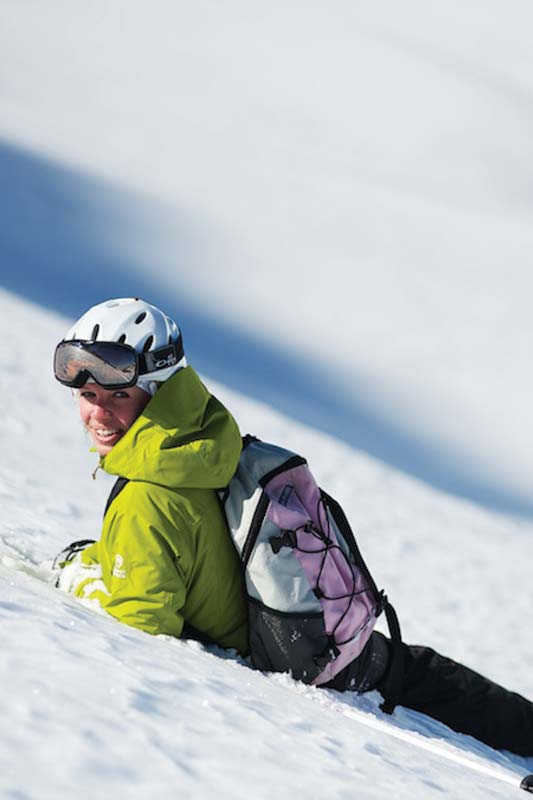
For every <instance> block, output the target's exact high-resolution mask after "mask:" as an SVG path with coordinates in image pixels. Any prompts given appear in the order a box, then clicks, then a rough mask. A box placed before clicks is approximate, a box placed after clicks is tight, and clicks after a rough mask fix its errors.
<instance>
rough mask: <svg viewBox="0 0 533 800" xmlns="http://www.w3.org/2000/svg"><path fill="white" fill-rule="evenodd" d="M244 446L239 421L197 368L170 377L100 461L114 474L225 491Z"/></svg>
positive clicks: (176, 485) (184, 370) (103, 466)
mask: <svg viewBox="0 0 533 800" xmlns="http://www.w3.org/2000/svg"><path fill="white" fill-rule="evenodd" d="M241 449H242V440H241V435H240V432H239V428H238V426H237V423H236V422H235V420H234V419H233V417H232V416H231V414H230V413H229V411H227V409H226V408H224V406H223V405H222V403H220V402H219V401H218V400H217V399H216V397H213V395H211V394H210V393H209V392H208V391H207V389H206V388H205V386H204V385H203V383H202V382H201V380H200V379H199V377H198V375H197V374H196V372H195V371H194V370H193V368H192V367H185V368H184V369H182V370H180V371H179V372H177V373H176V374H175V375H173V376H172V377H171V378H169V379H168V380H167V381H166V382H165V383H164V384H163V386H162V387H161V388H160V389H159V390H158V391H157V392H156V393H155V395H154V397H153V398H152V399H151V400H150V402H149V403H148V405H147V406H146V408H145V409H144V411H143V412H142V414H141V415H140V416H139V417H137V419H136V420H135V422H134V423H133V425H132V426H131V428H129V430H128V431H127V432H126V433H125V434H124V436H123V437H122V439H120V441H118V442H117V443H116V445H115V446H114V447H113V449H112V450H111V452H109V453H108V454H107V455H106V456H105V457H104V458H102V459H101V461H100V466H101V467H102V468H103V469H104V470H105V471H106V472H108V473H109V474H111V475H121V476H122V477H124V478H128V479H129V480H139V481H147V482H149V483H156V484H159V485H161V486H168V487H170V488H189V489H221V488H224V487H225V486H227V484H228V483H229V482H230V480H231V478H232V477H233V475H234V473H235V470H236V469H237V464H238V461H239V456H240V453H241Z"/></svg>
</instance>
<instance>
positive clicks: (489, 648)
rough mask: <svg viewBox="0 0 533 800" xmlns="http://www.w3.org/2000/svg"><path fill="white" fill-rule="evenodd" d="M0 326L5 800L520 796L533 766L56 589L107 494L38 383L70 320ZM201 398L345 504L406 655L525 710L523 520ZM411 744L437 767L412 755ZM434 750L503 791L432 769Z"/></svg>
mask: <svg viewBox="0 0 533 800" xmlns="http://www.w3.org/2000/svg"><path fill="white" fill-rule="evenodd" d="M0 318H1V319H2V339H1V345H0V369H1V372H2V375H3V379H4V382H3V391H2V424H1V427H0V430H1V434H0V435H1V438H2V450H3V452H4V453H5V454H6V455H7V454H9V457H8V458H6V459H4V463H3V465H2V467H1V468H0V491H1V496H2V512H3V513H2V520H1V522H0V617H1V620H2V638H3V651H2V652H3V658H2V659H1V661H0V685H1V686H3V687H4V689H3V691H2V710H3V725H2V735H1V738H0V742H1V751H2V752H3V759H2V760H3V762H4V764H5V766H4V767H3V769H2V771H1V772H0V789H1V792H2V796H5V797H6V798H19V799H20V798H32V800H33V798H36V799H37V798H38V799H39V800H41V798H44V799H46V798H48V797H50V798H52V797H54V798H57V797H70V796H73V795H75V796H76V797H79V798H91V797H94V796H95V794H99V795H100V794H101V793H102V792H104V793H105V794H106V795H107V793H109V795H111V793H115V792H119V793H120V794H121V796H123V797H125V798H130V797H131V798H141V797H145V796H146V794H147V793H149V794H150V796H157V797H161V798H166V797H169V798H170V797H172V796H174V794H175V792H176V790H177V789H178V788H179V790H180V791H182V792H184V793H185V795H186V796H187V797H194V798H204V797H212V796H217V797H228V798H240V797H242V798H244V797H248V796H249V795H250V792H252V796H253V797H257V798H266V797H270V796H272V793H273V792H275V793H276V794H277V795H278V796H279V797H280V798H285V797H286V798H289V797H293V796H294V794H295V793H296V794H298V795H302V796H303V795H308V796H310V797H315V796H320V795H322V794H325V795H326V796H334V797H339V798H342V797H346V798H348V797H351V796H353V794H354V793H356V796H358V797H364V798H373V797H376V798H381V797H383V796H385V794H387V793H388V792H389V790H390V787H391V785H394V787H395V797H398V798H408V797H409V798H411V797H413V796H415V797H424V798H430V797H439V796H442V794H443V793H444V796H446V797H452V798H463V797H465V796H466V793H468V796H469V797H472V798H476V797H480V798H481V797H482V796H483V797H487V796H488V797H502V798H503V797H511V796H512V793H513V791H514V788H513V787H512V786H511V785H510V784H509V783H505V782H504V781H505V780H507V781H510V780H514V781H515V783H516V782H517V780H518V778H519V777H520V776H521V775H523V774H525V773H527V772H528V771H531V770H532V769H533V759H530V760H529V764H528V763H527V760H525V759H521V758H518V757H516V756H511V755H505V754H501V753H495V752H493V751H491V750H490V749H489V748H487V747H485V746H483V745H480V744H479V743H477V742H475V741H474V740H471V739H468V738H467V737H463V736H460V735H458V734H454V733H452V732H450V731H449V730H447V729H445V728H444V727H443V726H442V725H439V724H438V723H435V722H433V721H431V720H428V719H426V718H424V717H423V716H421V715H419V714H416V713H415V712H409V711H406V710H405V709H398V710H397V711H396V713H395V717H394V719H392V720H388V719H387V718H384V717H383V715H382V714H381V713H380V712H379V710H378V704H379V701H380V698H379V696H378V695H377V693H372V694H370V695H368V696H364V697H359V698H358V697H355V696H342V695H337V694H336V693H334V692H330V691H325V690H321V689H314V688H310V687H306V686H303V685H301V684H297V683H296V682H294V681H292V680H291V679H290V678H289V677H288V676H285V675H283V676H279V675H275V676H265V675H262V674H260V673H256V672H254V671H252V670H250V669H249V667H248V666H247V665H246V664H245V663H243V662H242V661H241V660H239V659H238V658H236V657H235V656H234V655H232V654H226V653H223V652H221V651H217V650H216V649H211V650H206V649H204V648H202V647H201V646H200V645H198V644H197V643H185V642H180V641H177V640H172V639H171V638H170V637H151V636H149V635H147V634H143V633H142V632H140V631H136V630H134V629H129V628H127V627H125V626H122V625H120V624H119V623H117V622H115V621H114V620H112V619H110V618H108V617H106V616H103V615H102V614H101V613H95V609H94V608H92V607H90V605H87V604H82V603H80V602H78V601H76V600H75V599H73V598H70V597H69V596H66V595H64V594H62V593H60V592H58V591H57V590H56V589H54V587H53V586H52V585H51V583H50V566H51V558H52V556H53V555H54V554H55V553H56V552H58V551H59V550H60V549H61V548H62V547H63V546H64V545H65V544H67V543H68V542H69V541H71V540H73V539H77V538H83V537H86V536H89V537H91V536H97V534H98V530H99V526H100V515H101V510H102V507H103V503H104V499H105V495H106V493H107V491H108V490H109V484H110V479H109V477H108V476H106V475H105V474H102V473H98V478H97V480H95V481H93V480H92V479H91V472H92V470H93V469H94V466H95V456H94V454H90V453H89V452H88V443H87V442H86V441H85V439H84V433H83V431H82V429H81V425H80V423H79V421H78V419H77V409H76V405H75V401H74V400H73V398H72V397H71V396H70V394H69V393H68V392H66V391H65V390H64V389H63V387H61V386H59V384H56V383H55V381H54V380H53V378H52V376H51V374H50V358H51V352H52V350H53V345H54V343H55V342H56V340H58V339H59V338H60V337H61V335H62V333H63V332H64V330H66V329H67V326H68V324H69V320H68V319H65V318H63V317H59V316H57V315H54V314H51V313H50V312H47V311H44V310H41V309H39V308H38V307H36V306H34V305H32V304H30V303H28V302H26V301H21V300H18V299H16V298H15V297H13V296H12V295H10V294H9V293H7V292H1V293H0ZM30 329H31V331H32V333H33V335H32V336H31V337H28V336H25V335H24V332H25V331H27V330H30ZM206 380H208V379H207V378H206ZM210 385H211V386H212V387H213V389H215V390H216V392H217V394H218V395H219V396H220V397H221V398H222V399H223V400H224V402H226V403H227V404H228V406H230V407H231V408H232V410H233V411H234V413H235V414H236V416H237V418H238V419H239V420H240V421H241V422H242V424H243V426H244V427H245V428H246V427H247V426H250V427H251V426H252V424H253V430H254V432H256V433H258V434H259V435H261V436H263V437H265V438H270V439H271V440H273V441H281V442H283V443H285V444H286V445H287V446H289V447H294V448H296V449H299V450H300V451H301V452H305V453H306V455H307V456H308V457H309V459H310V462H311V465H312V466H313V468H314V471H315V473H316V475H317V477H318V478H319V480H320V481H321V482H323V483H325V484H326V485H327V486H328V488H329V489H330V490H331V492H332V493H333V494H335V495H336V496H337V497H339V498H342V501H343V503H344V505H345V508H346V510H347V512H348V513H349V515H350V517H351V518H352V519H353V520H354V521H357V525H358V539H359V542H360V544H361V546H362V548H363V550H364V552H365V554H366V556H367V558H368V560H369V562H370V563H371V564H372V567H373V570H374V573H375V577H376V579H377V580H378V582H379V583H380V584H383V585H386V586H387V589H388V590H389V593H390V595H391V596H392V597H393V598H394V601H395V604H396V605H397V607H398V610H399V612H400V614H401V618H402V621H403V626H404V632H405V636H406V639H407V640H415V639H416V640H417V641H420V642H424V643H428V644H431V645H432V646H434V647H436V648H437V649H440V650H441V651H445V652H447V653H448V654H450V655H452V656H455V657H457V658H461V659H463V660H464V661H467V662H468V663H469V665H471V666H473V667H474V668H477V669H478V670H480V671H483V672H485V673H486V674H489V675H490V676H491V677H492V678H494V679H495V680H498V681H500V682H502V683H505V684H507V685H509V686H511V687H512V688H513V689H515V690H517V691H520V692H522V693H523V694H525V695H526V696H533V681H532V678H531V669H530V658H529V653H528V643H527V641H526V637H524V636H523V633H524V627H525V626H526V627H527V618H528V614H529V613H530V609H531V606H532V602H533V587H532V585H531V581H530V580H528V578H529V574H530V555H529V551H530V542H531V535H532V532H533V523H531V522H525V521H524V520H517V519H516V518H511V517H505V516H503V515H499V516H498V515H495V514H494V513H488V512H487V511H485V510H483V509H481V508H479V507H476V506H474V505H473V504H470V503H467V502H465V501H461V500H457V499H454V498H452V497H450V496H447V495H444V494H442V493H437V492H436V491H435V490H432V489H430V488H428V487H427V486H424V485H423V484H421V483H419V482H417V481H414V480H413V479H411V478H409V477H406V476H405V475H402V474H400V473H398V472H397V471H395V470H393V469H391V468H390V467H387V466H386V465H384V464H383V463H380V462H378V461H376V460H374V459H372V458H371V457H369V456H368V455H367V454H365V453H364V452H362V451H357V450H354V449H353V448H351V447H349V446H347V445H345V444H343V443H341V442H339V441H336V440H334V439H333V438H330V437H327V436H325V435H323V434H320V433H318V432H316V431H314V430H312V429H309V428H306V427H305V426H303V425H301V424H298V423H296V422H295V421H294V420H290V419H288V418H286V417H283V416H281V415H279V414H278V413H277V412H275V411H274V410H272V409H271V408H269V407H267V406H263V405H261V404H258V403H256V402H254V401H252V400H250V399H249V398H246V397H244V396H242V395H239V394H238V393H236V392H235V391H233V390H230V389H228V388H227V387H224V386H222V385H217V384H215V383H214V382H211V384H210ZM399 565H401V566H399ZM481 576H482V577H483V580H481V579H480V578H481ZM513 587H520V591H516V589H514V590H513ZM376 725H377V729H376V728H375V727H372V726H376ZM380 726H381V727H380ZM413 732H414V733H413ZM394 733H400V734H404V735H405V736H406V739H403V738H400V739H397V738H395V737H393V735H391V734H394ZM417 736H418V739H420V738H422V742H423V743H425V744H428V742H429V744H430V745H431V746H433V747H435V746H437V750H436V752H427V751H426V750H421V749H419V747H418V746H417V744H416V741H417V738H416V737H417ZM443 749H444V750H445V751H446V752H448V753H450V754H451V757H452V758H453V759H460V758H466V759H467V760H468V761H469V762H471V761H474V762H475V764H477V765H478V767H480V768H481V769H489V770H493V771H495V772H496V773H497V774H498V775H500V776H503V781H499V780H495V779H494V778H492V777H489V776H486V775H484V774H482V773H477V772H473V771H472V769H471V768H469V767H465V766H463V765H462V764H461V763H456V761H455V760H454V761H451V762H448V761H446V760H444V757H443V754H442V752H441V751H442V750H443Z"/></svg>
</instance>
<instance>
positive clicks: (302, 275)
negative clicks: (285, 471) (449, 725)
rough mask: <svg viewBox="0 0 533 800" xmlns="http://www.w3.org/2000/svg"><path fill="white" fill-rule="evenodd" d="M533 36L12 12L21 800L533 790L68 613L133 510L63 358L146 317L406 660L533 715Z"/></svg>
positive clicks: (7, 590)
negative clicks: (81, 335)
mask: <svg viewBox="0 0 533 800" xmlns="http://www.w3.org/2000/svg"><path fill="white" fill-rule="evenodd" d="M532 17H533V11H532V10H531V4H530V3H527V2H526V0H508V1H507V2H506V3H503V2H502V1H501V0H485V2H484V3H479V2H472V3H469V4H464V3H459V2H458V0H432V2H431V3H428V2H424V1H423V0H406V2H404V3H402V4H398V3H393V2H391V0H384V2H382V3H379V4H369V3H366V4H364V3H361V2H357V1H355V2H354V0H330V2H329V3H328V4H327V5H325V4H321V3H318V2H315V0H312V1H311V2H306V3H303V2H302V1H301V0H290V1H289V2H281V0H270V2H269V3H268V4H261V5H259V4H254V3H250V2H244V0H226V2H224V3H216V2H212V0H196V1H195V3H184V2H181V0H177V1H174V0H157V2H155V3H150V4H146V3H142V2H140V0H114V2H113V3H106V2H103V0H97V1H96V2H93V3H85V2H81V0H68V2H67V0H49V2H47V3H46V10H44V9H43V6H42V4H41V3H39V2H37V1H36V0H25V2H24V3H20V2H4V3H3V4H2V8H1V14H0V52H1V53H2V68H1V76H0V107H1V109H2V113H1V116H0V137H1V139H0V285H1V286H2V287H3V289H2V290H0V374H1V376H2V379H1V384H0V386H1V388H0V446H1V451H2V453H3V455H4V458H3V459H1V461H0V503H1V510H2V514H1V515H0V620H1V632H2V645H3V646H2V656H1V658H0V685H1V686H2V689H1V690H0V708H1V710H2V724H1V728H0V794H1V795H2V796H3V797H4V796H5V797H6V798H9V800H41V798H49V797H50V798H52V797H53V798H54V800H57V798H59V799H60V800H62V798H71V797H73V796H75V797H79V798H81V800H85V798H87V800H88V798H93V797H94V796H98V797H100V796H102V797H107V796H112V795H114V794H116V793H117V794H119V795H120V796H121V797H124V798H135V800H137V798H139V799H140V798H143V799H144V798H145V797H146V796H147V794H148V795H150V796H154V797H160V798H162V800H166V798H167V797H168V798H171V797H174V796H175V795H176V792H180V791H181V792H182V793H184V794H185V796H187V797H192V798H195V800H196V798H202V800H203V798H207V797H213V796H216V797H228V798H230V797H231V798H239V797H241V796H242V797H244V796H246V797H250V796H252V797H253V798H254V799H255V798H258V800H262V798H265V799H266V798H267V797H268V798H270V797H271V796H272V794H273V793H275V794H276V795H277V796H279V797H280V798H285V797H286V798H289V797H291V798H293V797H295V796H296V797H299V796H306V797H311V798H314V797H324V796H326V797H335V798H337V797H339V798H343V797H346V798H348V797H350V798H351V797H354V796H355V797H358V798H362V800H366V798H373V797H376V798H383V797H385V796H387V797H388V796H390V792H391V787H394V790H395V794H394V796H395V797H397V798H399V799H400V800H407V799H409V800H412V799H413V798H421V800H422V799H423V800H426V798H433V797H435V798H436V797H442V796H445V797H450V798H457V800H459V798H461V800H463V798H465V797H469V798H474V800H475V798H477V797H480V798H481V797H484V798H486V797H497V798H504V797H512V796H514V795H515V794H516V790H515V788H514V786H513V785H511V784H512V782H513V781H514V780H515V777H516V778H517V777H518V776H520V775H522V774H524V773H525V772H528V771H529V772H533V763H532V762H531V760H530V763H526V762H525V761H524V760H523V759H519V758H516V757H510V756H506V755H504V754H497V753H494V752H492V751H490V750H489V749H488V748H486V747H483V746H481V745H479V744H478V743H476V742H474V741H472V740H468V739H466V738H465V737H461V736H457V735H455V734H453V733H451V732H450V731H447V730H446V729H444V728H442V727H441V726H438V725H437V724H435V723H433V722H431V721H428V720H426V719H424V718H423V717H421V716H420V715H417V714H415V713H412V712H406V711H404V710H402V709H399V710H398V711H397V713H396V714H395V717H394V718H393V719H384V718H383V716H382V715H381V714H380V712H379V711H378V708H377V706H378V702H379V698H378V697H377V696H375V695H370V696H368V697H363V698H354V697H348V696H337V695H335V694H334V693H331V692H326V691H324V690H314V689H310V688H306V687H303V686H301V685H298V684H296V683H294V682H292V681H291V680H290V679H288V678H287V677H286V676H264V675H260V674H257V673H254V672H252V671H250V670H249V669H248V667H247V666H246V665H245V664H242V663H240V662H239V660H237V659H236V658H234V657H232V656H231V655H228V654H224V653H220V652H215V651H210V650H205V649H202V648H201V647H199V646H198V645H195V644H190V643H185V642H178V641H173V640H169V639H165V638H151V637H148V636H146V635H144V634H142V633H141V632H138V631H135V630H133V629H127V628H125V627H122V626H120V625H118V624H117V623H115V622H114V621H113V620H110V619H108V618H106V617H104V616H102V615H99V614H96V613H95V612H94V609H92V608H87V607H85V606H83V605H82V604H80V603H77V602H75V601H73V600H71V599H70V598H68V597H66V596H64V595H62V594H60V593H59V592H57V591H56V590H55V589H53V587H52V586H51V585H50V583H49V574H50V563H51V558H52V556H53V555H54V554H55V553H56V552H57V551H58V550H59V549H61V548H62V547H63V546H64V545H65V544H66V543H68V542H69V541H71V540H72V539H75V538H80V537H85V536H97V535H98V531H99V526H100V520H101V510H102V508H103V503H104V500H105V497H106V494H107V492H108V490H109V481H108V480H107V479H106V476H104V475H101V474H99V475H98V479H97V480H96V481H92V480H91V478H90V474H91V472H92V470H93V468H94V461H93V457H92V456H90V455H89V454H88V452H87V450H88V447H87V446H86V442H85V440H84V435H83V433H82V431H81V427H80V423H79V422H78V421H77V420H76V410H75V407H74V405H73V403H72V400H71V398H70V397H69V394H68V392H66V391H64V390H63V389H62V388H61V387H59V386H57V385H56V384H55V383H54V381H53V379H52V378H51V375H50V361H51V353H52V349H53V346H54V344H55V343H56V342H57V340H58V338H59V337H60V336H61V335H62V334H63V332H64V331H65V330H66V328H67V326H68V324H69V320H70V318H72V317H74V316H77V315H78V314H79V313H81V312H82V311H83V310H85V308H86V306H87V305H88V304H89V303H91V302H97V301H99V300H101V299H103V298H104V297H106V296H112V295H115V296H119V295H128V294H132V295H135V294H140V295H142V296H145V297H146V298H147V299H152V300H153V301H155V302H160V303H161V304H163V305H165V307H166V308H168V310H169V311H170V312H172V313H174V314H175V315H176V317H177V319H178V321H179V322H180V323H181V324H182V326H183V328H184V334H185V342H186V347H187V352H188V354H189V355H190V357H191V360H192V363H193V364H194V365H195V366H196V367H197V368H199V369H200V370H201V372H202V374H203V375H205V377H206V381H207V383H208V385H209V386H210V387H212V388H215V389H216V392H217V393H218V394H219V395H220V396H221V398H222V399H223V400H224V401H225V402H227V404H228V406H229V407H230V408H231V409H232V410H233V411H234V413H235V415H236V417H237V418H238V420H239V422H240V423H241V427H242V429H243V430H244V431H251V432H253V433H256V434H258V435H260V436H262V437H263V438H265V439H272V440H274V441H276V442H280V443H286V444H287V446H289V447H292V448H294V449H295V450H298V451H301V452H304V453H305V454H306V455H307V456H308V458H309V460H310V462H311V465H312V467H313V469H314V471H315V473H316V474H317V477H318V478H319V480H320V482H321V483H322V484H323V485H325V486H326V487H327V488H328V490H329V491H331V492H332V493H333V494H334V495H336V496H337V497H338V498H339V499H340V500H341V501H342V503H343V505H344V506H345V508H346V510H347V511H348V513H349V516H350V518H351V520H352V521H353V523H354V526H355V528H356V529H357V531H358V536H359V540H360V542H361V545H362V548H363V551H364V553H365V554H366V556H367V558H368V561H369V563H370V564H371V565H372V569H373V571H374V573H375V577H376V579H377V581H378V583H380V584H382V585H384V586H385V587H386V588H387V590H388V592H389V594H390V596H391V598H392V599H393V600H394V602H395V605H396V606H397V609H398V611H399V614H400V617H401V620H402V624H403V629H404V635H405V638H406V640H408V641H412V642H421V643H425V644H428V645H431V646H433V647H435V648H436V649H439V650H441V651H443V652H446V653H447V654H449V655H451V656H453V657H455V658H457V659H459V660H462V661H464V662H466V663H468V664H469V665H470V666H472V667H474V668H476V669H478V670H480V671H482V672H484V673H486V674H488V675H489V676H490V677H492V678H493V679H495V680H497V681H499V682H501V683H503V684H505V685H507V686H509V687H511V688H514V689H516V690H517V691H519V692H521V693H523V694H524V695H526V696H528V697H530V698H533V679H532V677H531V666H530V664H531V659H530V653H529V648H528V641H527V636H525V635H524V633H525V632H527V630H529V626H530V617H531V609H532V607H533V604H532V600H533V587H532V584H531V541H532V533H533V522H532V520H533V493H532V490H531V481H530V475H531V452H532V444H533V442H532V433H531V432H532V430H533V417H532V415H533V410H532V409H533V403H532V402H531V398H532V396H533V373H532V371H531V369H530V342H531V340H532V335H533V317H532V315H531V313H530V305H531V303H530V297H531V292H532V288H533V287H532V273H531V268H530V263H531V256H532V254H533V235H532V231H531V225H530V218H531V207H532V204H533V193H532V190H531V186H532V179H531V176H532V175H533V160H532V159H533V157H532V154H531V147H530V141H531V129H532V126H533V87H532V74H533V72H532V66H533V51H532V50H531V45H530V38H531V37H530V28H531V22H532ZM6 290H7V291H6ZM9 290H11V291H9ZM22 298H25V299H22ZM31 301H33V304H32V302H31ZM43 307H46V308H47V309H48V310H47V311H46V310H44V308H43ZM58 313H59V314H61V316H59V315H58ZM230 386H231V387H232V389H230V388H229V387H230ZM280 412H282V413H280ZM303 423H307V424H303ZM341 440H342V441H341ZM443 490H446V491H443ZM447 492H452V493H453V495H455V496H452V495H451V494H449V493H447ZM460 498H463V499H460ZM472 501H475V502H472ZM376 725H377V727H376ZM392 733H395V734H396V736H393V735H392ZM398 737H400V738H398ZM402 737H403V738H402ZM413 737H414V739H413ZM416 742H419V743H420V742H422V743H425V744H426V745H428V746H429V747H435V748H436V750H437V752H434V753H432V752H429V751H428V750H422V749H420V748H419V747H418V746H417V744H416ZM443 750H444V751H445V752H446V753H447V754H448V755H449V756H450V757H451V758H452V759H455V760H452V761H450V760H446V759H445V758H443V756H442V753H441V752H440V751H443ZM461 758H466V759H469V760H473V761H475V762H476V764H477V765H478V766H479V767H481V768H482V769H485V770H489V771H490V770H493V771H495V772H497V773H498V774H499V775H501V776H503V778H504V780H502V781H497V780H494V779H492V778H490V777H489V776H488V775H486V774H485V775H484V774H481V773H476V772H474V771H472V770H471V769H470V768H468V767H467V766H465V765H464V764H462V763H460V759H461ZM506 781H511V783H508V782H506Z"/></svg>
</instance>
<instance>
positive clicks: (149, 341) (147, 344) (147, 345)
mask: <svg viewBox="0 0 533 800" xmlns="http://www.w3.org/2000/svg"><path fill="white" fill-rule="evenodd" d="M153 343H154V337H153V336H149V337H148V339H147V340H146V341H145V343H144V347H143V353H147V352H148V350H149V349H150V348H151V346H152V344H153Z"/></svg>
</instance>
